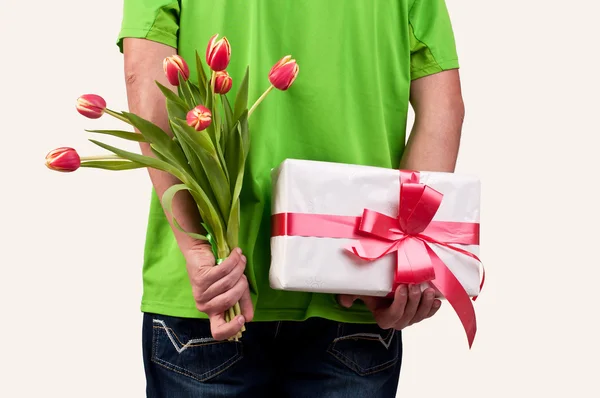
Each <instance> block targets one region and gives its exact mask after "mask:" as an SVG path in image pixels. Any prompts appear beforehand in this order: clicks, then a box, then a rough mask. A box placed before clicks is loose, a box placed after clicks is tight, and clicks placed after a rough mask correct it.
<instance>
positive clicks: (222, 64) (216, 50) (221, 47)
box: [206, 34, 231, 72]
mask: <svg viewBox="0 0 600 398" xmlns="http://www.w3.org/2000/svg"><path fill="white" fill-rule="evenodd" d="M218 36H219V35H218V34H216V35H214V36H213V37H211V38H210V41H209V42H208V46H207V47H206V63H207V64H208V66H209V67H210V68H211V69H212V70H213V71H215V72H219V71H222V70H225V69H226V68H227V66H228V65H229V60H230V58H231V46H230V45H229V41H228V40H227V38H226V37H223V38H222V39H220V40H217V37H218Z"/></svg>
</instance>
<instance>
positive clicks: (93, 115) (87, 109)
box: [77, 94, 106, 119]
mask: <svg viewBox="0 0 600 398" xmlns="http://www.w3.org/2000/svg"><path fill="white" fill-rule="evenodd" d="M105 110H106V101H104V98H102V97H101V96H99V95H96V94H84V95H82V96H81V97H79V98H77V112H79V113H81V114H82V115H83V116H85V117H88V118H90V119H98V118H99V117H100V116H102V115H103V114H104V111H105Z"/></svg>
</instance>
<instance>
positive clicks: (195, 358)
mask: <svg viewBox="0 0 600 398" xmlns="http://www.w3.org/2000/svg"><path fill="white" fill-rule="evenodd" d="M142 340H143V355H144V368H145V372H146V382H147V387H146V393H147V397H149V398H184V397H186V398H187V397H251V398H253V397H258V398H260V397H282V398H283V397H298V398H300V397H307V398H342V397H343V398H354V397H357V398H358V397H360V398H368V397H374V398H378V397H381V398H391V397H395V396H396V389H397V386H398V378H399V375H400V365H401V360H402V340H401V333H400V332H399V331H394V330H393V329H392V330H383V329H381V328H379V327H378V326H377V325H364V324H363V325H361V324H347V323H338V322H333V321H329V320H325V319H321V318H310V319H308V320H306V321H304V322H284V321H282V322H252V323H249V324H247V325H246V331H245V332H244V334H243V337H242V339H241V340H240V341H238V342H234V341H216V340H214V339H213V338H212V337H211V333H210V325H209V322H208V321H207V320H203V319H187V318H175V317H170V316H165V315H156V314H144V323H143V339H142Z"/></svg>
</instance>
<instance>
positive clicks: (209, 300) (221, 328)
mask: <svg viewBox="0 0 600 398" xmlns="http://www.w3.org/2000/svg"><path fill="white" fill-rule="evenodd" d="M185 258H186V262H187V271H188V275H189V277H190V282H191V283H192V292H193V294H194V299H195V300H196V308H198V310H199V311H201V312H204V313H205V314H207V315H208V317H209V319H210V330H211V333H212V336H213V338H214V339H216V340H226V339H228V338H230V337H233V336H235V335H236V334H237V333H238V332H239V331H240V330H241V328H242V326H243V325H244V323H245V322H250V321H252V318H253V317H254V308H253V307H252V301H251V299H250V290H249V287H248V280H247V279H246V276H245V275H244V270H245V269H246V257H245V256H244V255H243V254H242V251H241V249H239V248H236V249H234V250H233V251H232V252H231V254H230V255H229V257H227V258H226V259H225V260H224V261H223V262H222V263H221V264H219V265H215V256H214V255H213V253H212V250H211V248H210V246H209V245H208V244H205V243H203V244H199V245H197V246H194V247H192V248H190V249H189V250H187V251H186V252H185ZM238 301H239V303H240V307H241V310H242V314H241V315H238V316H236V317H235V318H234V319H232V320H231V321H230V322H225V312H226V311H227V310H228V309H229V308H231V307H233V306H234V305H235V303H237V302H238Z"/></svg>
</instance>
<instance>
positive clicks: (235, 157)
mask: <svg viewBox="0 0 600 398" xmlns="http://www.w3.org/2000/svg"><path fill="white" fill-rule="evenodd" d="M234 130H235V131H234V132H233V134H232V135H231V137H230V141H231V142H233V141H235V144H233V143H232V145H230V146H228V149H229V150H231V151H232V153H231V157H230V161H231V162H232V163H231V165H230V167H231V170H232V171H231V179H232V185H231V190H232V194H231V200H232V203H231V211H230V213H229V217H228V219H227V242H228V243H229V245H230V247H236V246H237V241H238V236H239V226H240V193H241V191H242V183H243V181H244V171H245V165H246V159H247V157H248V150H249V144H250V142H249V140H248V111H247V110H246V111H244V112H243V113H242V115H241V117H240V119H239V121H238V123H237V124H236V127H235V129H234ZM234 148H235V149H234ZM226 153H228V152H227V151H226ZM234 176H235V177H234Z"/></svg>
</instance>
